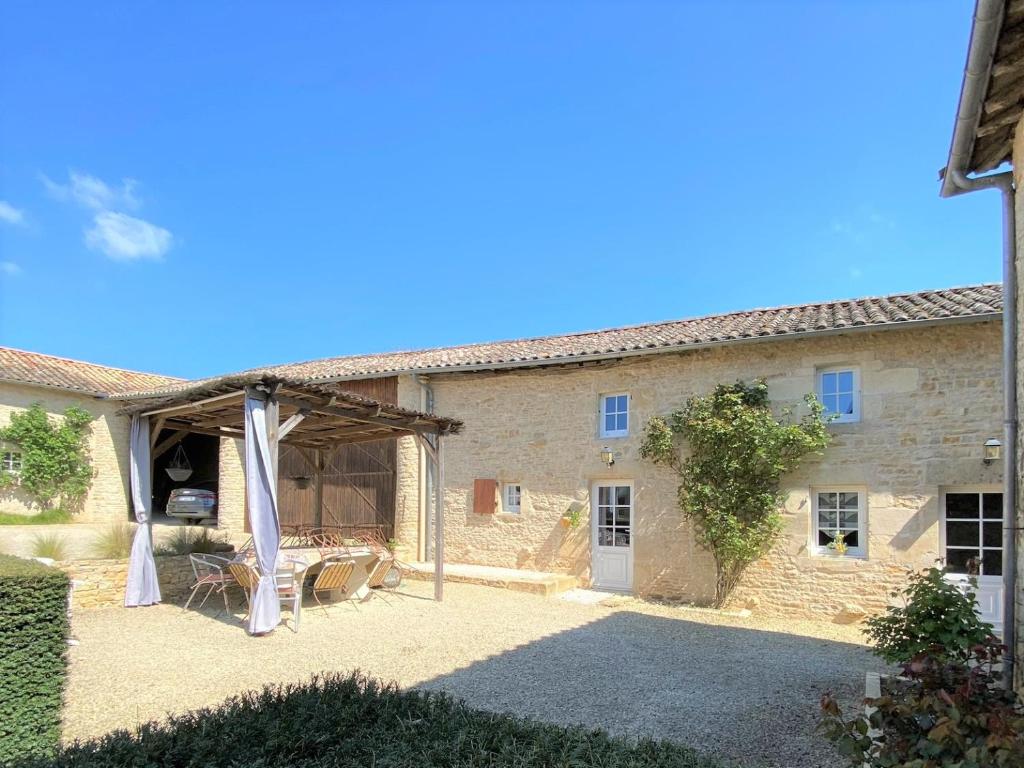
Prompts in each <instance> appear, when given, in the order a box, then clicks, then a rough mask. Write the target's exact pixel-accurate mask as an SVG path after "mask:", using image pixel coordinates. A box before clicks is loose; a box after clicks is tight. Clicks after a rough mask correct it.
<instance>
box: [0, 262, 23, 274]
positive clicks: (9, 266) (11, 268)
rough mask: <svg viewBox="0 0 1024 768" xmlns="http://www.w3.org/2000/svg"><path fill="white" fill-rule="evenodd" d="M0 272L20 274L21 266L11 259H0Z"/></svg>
mask: <svg viewBox="0 0 1024 768" xmlns="http://www.w3.org/2000/svg"><path fill="white" fill-rule="evenodd" d="M0 274H3V275H7V276H8V277H14V276H15V275H20V274H21V267H20V266H18V265H17V264H15V263H14V262H13V261H0Z"/></svg>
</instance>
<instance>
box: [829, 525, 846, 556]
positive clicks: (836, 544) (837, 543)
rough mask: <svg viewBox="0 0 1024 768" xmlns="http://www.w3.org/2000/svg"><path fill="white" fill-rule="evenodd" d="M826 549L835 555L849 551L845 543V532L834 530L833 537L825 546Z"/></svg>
mask: <svg viewBox="0 0 1024 768" xmlns="http://www.w3.org/2000/svg"><path fill="white" fill-rule="evenodd" d="M826 549H831V550H832V551H833V552H835V553H836V554H837V555H840V556H842V555H845V554H846V553H847V552H849V551H850V548H849V547H848V546H847V544H846V534H845V533H842V532H841V531H836V535H835V538H833V539H832V541H830V542H829V543H828V545H827V546H826Z"/></svg>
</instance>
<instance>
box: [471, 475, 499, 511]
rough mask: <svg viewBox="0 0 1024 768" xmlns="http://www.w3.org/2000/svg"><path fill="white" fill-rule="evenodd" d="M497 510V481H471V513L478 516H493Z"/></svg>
mask: <svg viewBox="0 0 1024 768" xmlns="http://www.w3.org/2000/svg"><path fill="white" fill-rule="evenodd" d="M497 508H498V481H497V480H474V481H473V512H475V513H476V514H478V515H493V514H494V513H495V511H497Z"/></svg>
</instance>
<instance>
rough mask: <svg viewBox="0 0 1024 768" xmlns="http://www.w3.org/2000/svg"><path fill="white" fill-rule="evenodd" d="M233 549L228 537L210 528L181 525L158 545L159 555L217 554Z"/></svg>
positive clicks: (157, 551) (157, 552) (156, 551)
mask: <svg viewBox="0 0 1024 768" xmlns="http://www.w3.org/2000/svg"><path fill="white" fill-rule="evenodd" d="M230 549H231V545H230V544H228V542H227V539H226V538H224V537H223V536H216V535H214V534H212V533H210V529H209V528H191V527H188V526H180V527H178V528H175V529H174V533H172V534H171V535H170V536H169V537H168V538H167V539H166V540H165V541H164V542H163V543H162V544H160V545H159V546H158V547H156V550H155V554H157V555H191V554H193V553H195V554H202V555H215V554H217V553H218V552H227V551H229V550H230Z"/></svg>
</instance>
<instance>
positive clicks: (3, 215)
mask: <svg viewBox="0 0 1024 768" xmlns="http://www.w3.org/2000/svg"><path fill="white" fill-rule="evenodd" d="M24 220H25V212H24V211H22V210H20V209H18V208H15V207H14V206H13V205H11V204H10V203H7V202H4V201H3V200H0V221H6V222H7V223H8V224H21V223H22V222H23V221H24ZM5 263H6V262H5Z"/></svg>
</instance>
